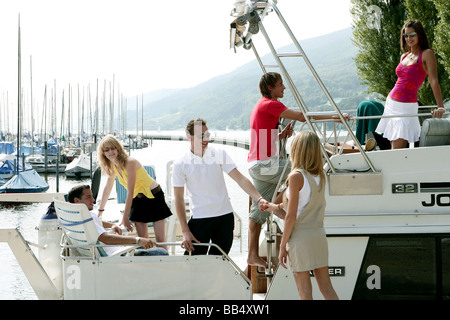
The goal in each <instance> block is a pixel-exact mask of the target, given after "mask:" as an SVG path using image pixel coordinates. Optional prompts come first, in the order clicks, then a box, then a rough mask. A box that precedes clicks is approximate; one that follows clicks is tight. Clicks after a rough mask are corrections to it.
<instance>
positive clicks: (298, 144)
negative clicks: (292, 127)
mask: <svg viewBox="0 0 450 320" xmlns="http://www.w3.org/2000/svg"><path fill="white" fill-rule="evenodd" d="M290 150H291V154H290V158H291V163H292V165H291V167H292V170H291V172H293V171H294V170H296V169H303V170H305V171H307V172H309V173H310V174H311V175H313V176H317V175H319V176H320V188H322V187H323V185H324V182H325V173H324V171H323V160H322V153H321V151H320V140H319V137H318V136H317V135H316V134H315V133H314V132H311V131H300V132H299V133H298V134H297V135H296V136H295V137H294V139H293V140H292V142H291V148H290Z"/></svg>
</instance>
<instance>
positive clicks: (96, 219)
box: [89, 211, 123, 256]
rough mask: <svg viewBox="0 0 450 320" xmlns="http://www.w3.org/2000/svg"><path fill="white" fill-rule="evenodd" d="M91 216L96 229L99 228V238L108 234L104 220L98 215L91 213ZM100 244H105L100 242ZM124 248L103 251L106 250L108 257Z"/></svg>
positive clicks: (111, 248) (110, 248)
mask: <svg viewBox="0 0 450 320" xmlns="http://www.w3.org/2000/svg"><path fill="white" fill-rule="evenodd" d="M89 213H90V214H91V217H92V219H94V223H95V227H96V228H97V232H98V236H99V237H100V236H101V235H102V234H103V233H105V232H107V231H106V229H105V228H104V227H103V222H102V220H101V219H100V218H99V217H98V215H97V213H95V212H92V211H89ZM99 242H100V244H104V243H103V242H101V241H100V240H99ZM122 249H123V247H103V250H105V252H106V254H107V255H108V256H112V255H114V253H116V251H119V250H122Z"/></svg>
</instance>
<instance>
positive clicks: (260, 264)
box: [247, 256, 268, 268]
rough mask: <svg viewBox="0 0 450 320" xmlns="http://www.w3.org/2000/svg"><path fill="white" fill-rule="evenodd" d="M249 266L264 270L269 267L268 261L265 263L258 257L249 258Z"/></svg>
mask: <svg viewBox="0 0 450 320" xmlns="http://www.w3.org/2000/svg"><path fill="white" fill-rule="evenodd" d="M247 264H248V265H249V266H255V267H263V268H267V267H268V264H267V261H264V260H263V259H261V258H260V257H258V256H256V257H248V259H247Z"/></svg>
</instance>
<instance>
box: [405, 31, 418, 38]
mask: <svg viewBox="0 0 450 320" xmlns="http://www.w3.org/2000/svg"><path fill="white" fill-rule="evenodd" d="M415 35H417V32H410V33H404V34H403V38H408V37H414V36H415Z"/></svg>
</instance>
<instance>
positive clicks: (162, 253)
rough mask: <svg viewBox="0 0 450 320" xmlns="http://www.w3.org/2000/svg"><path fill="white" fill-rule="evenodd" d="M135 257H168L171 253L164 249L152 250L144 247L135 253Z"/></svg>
mask: <svg viewBox="0 0 450 320" xmlns="http://www.w3.org/2000/svg"><path fill="white" fill-rule="evenodd" d="M134 255H135V256H168V255H169V253H168V252H167V250H166V249H164V248H150V249H144V248H143V247H138V248H136V250H135V251H134Z"/></svg>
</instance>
